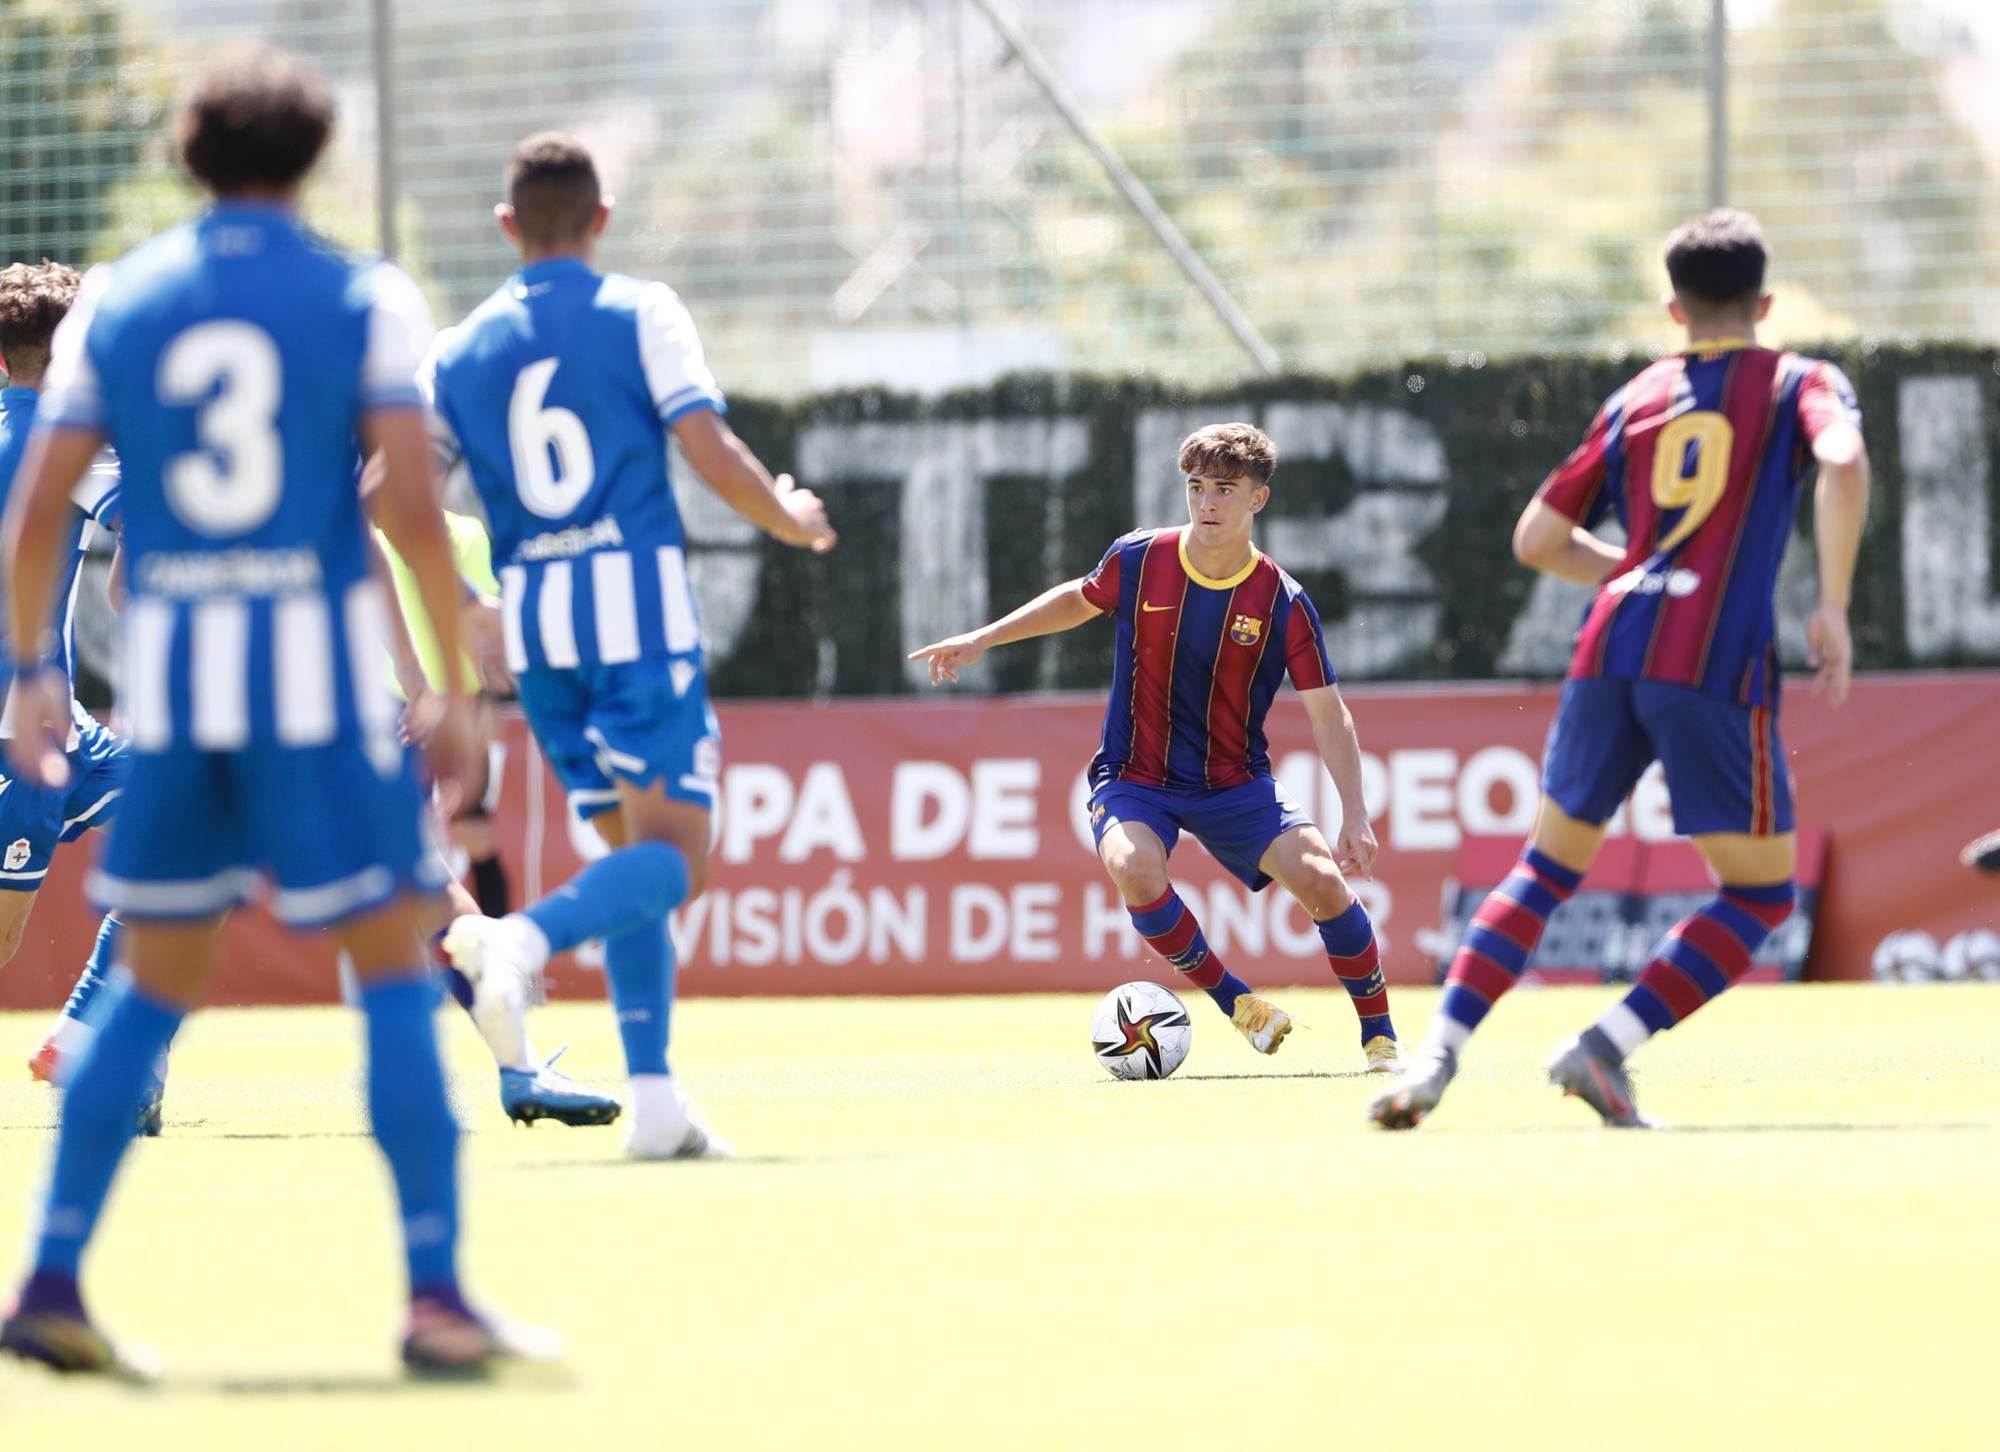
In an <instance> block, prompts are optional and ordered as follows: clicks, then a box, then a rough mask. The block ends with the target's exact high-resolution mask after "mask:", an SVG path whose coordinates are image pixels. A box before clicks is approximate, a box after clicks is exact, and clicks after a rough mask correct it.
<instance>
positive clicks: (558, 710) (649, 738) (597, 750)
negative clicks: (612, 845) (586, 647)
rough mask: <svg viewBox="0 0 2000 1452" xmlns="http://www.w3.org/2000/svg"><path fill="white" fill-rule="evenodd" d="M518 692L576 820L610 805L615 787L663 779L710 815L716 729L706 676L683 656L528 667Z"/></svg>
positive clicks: (718, 751)
mask: <svg viewBox="0 0 2000 1452" xmlns="http://www.w3.org/2000/svg"><path fill="white" fill-rule="evenodd" d="M676 670H678V671H680V672H681V674H680V676H679V678H678V680H677V679H676V676H675V674H674V672H675V671H676ZM519 688H520V693H521V709H522V710H523V711H525V712H526V713H527V716H528V725H529V726H531V727H532V728H534V732H535V740H537V741H539V742H540V743H541V746H542V750H543V751H544V752H545V753H547V755H548V758H549V765H550V766H551V767H553V768H554V769H555V774H556V780H557V781H560V782H561V783H562V784H563V790H564V791H566V792H568V793H569V800H570V804H571V805H572V806H573V807H575V808H576V812H577V815H578V816H580V817H585V818H589V817H595V816H599V815H601V814H603V813H605V812H608V811H610V810H611V809H612V808H613V807H615V806H617V805H618V782H619V781H621V780H623V781H628V782H631V783H633V784H634V785H637V786H650V785H652V784H653V783H654V782H656V781H657V782H661V783H663V784H664V786H665V789H666V794H667V795H668V796H670V797H672V798H673V799H674V800H676V801H682V802H691V803H693V804H694V805H695V806H698V807H704V808H706V809H708V810H710V811H713V810H714V809H715V794H716V781H717V778H718V777H720V775H721V773H722V725H721V723H720V722H718V721H717V720H716V719H715V708H714V707H713V706H711V705H709V703H708V676H707V674H706V672H704V671H703V670H702V668H701V667H700V665H698V664H697V663H695V662H694V661H693V660H691V659H690V658H688V657H686V656H682V657H679V658H678V659H676V660H673V661H668V660H664V659H653V660H636V661H628V662H626V663H625V664H623V665H589V666H579V667H576V668H574V669H571V670H527V671H523V672H521V677H520V681H519Z"/></svg>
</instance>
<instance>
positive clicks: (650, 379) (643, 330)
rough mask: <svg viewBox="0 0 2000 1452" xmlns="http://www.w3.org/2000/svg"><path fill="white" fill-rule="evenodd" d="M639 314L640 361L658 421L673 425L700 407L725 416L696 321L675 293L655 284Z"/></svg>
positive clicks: (641, 297) (641, 299)
mask: <svg viewBox="0 0 2000 1452" xmlns="http://www.w3.org/2000/svg"><path fill="white" fill-rule="evenodd" d="M638 314H639V318H638V321H639V360H640V362H641V363H642V364H643V365H644V366H645V369H646V389H647V391H648V392H649V393H650V394H651V395H652V398H653V408H654V409H655V410H656V411H657V412H658V413H659V415H660V422H661V423H663V424H669V425H670V424H672V423H673V422H674V420H675V419H677V418H679V417H681V416H682V415H683V414H688V413H693V412H694V411H695V410H696V409H702V408H706V409H712V410H714V411H715V412H716V413H727V412H728V411H729V405H728V404H727V403H726V402H725V401H724V400H723V397H722V390H721V389H720V388H718V387H716V383H715V375H714V374H713V373H711V372H709V370H708V360H707V359H706V358H704V357H703V356H702V351H701V338H700V336H699V335H698V334H697V333H696V332H695V330H694V319H693V318H692V317H690V316H688V310H687V305H686V304H685V303H683V302H682V301H681V300H680V298H679V296H678V295H677V294H676V293H675V292H674V290H673V289H672V288H670V287H668V286H667V285H666V284H665V283H664V282H656V283H653V284H651V285H650V286H648V287H647V288H646V290H645V291H644V292H642V293H641V294H640V295H639V308H638Z"/></svg>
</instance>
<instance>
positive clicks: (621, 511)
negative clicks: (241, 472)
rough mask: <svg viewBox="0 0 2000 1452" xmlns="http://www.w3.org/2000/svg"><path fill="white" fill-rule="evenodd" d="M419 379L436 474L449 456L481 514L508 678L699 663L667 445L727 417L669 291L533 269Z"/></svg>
mask: <svg viewBox="0 0 2000 1452" xmlns="http://www.w3.org/2000/svg"><path fill="white" fill-rule="evenodd" d="M427 378H428V380H429V386H430V388H431V390H432V403H433V425H432V427H433V433H434V438H435V442H436V444H437V448H438V455H439V462H440V463H441V464H444V465H449V464H451V463H452V462H454V461H455V460H456V459H458V458H460V457H462V458H463V459H464V461H465V463H466V465H467V466H468V468H469V470H470V472H471V474H472V481H473V484H474V486H475V487H476V488H477V489H478V491H479V497H480V501H481V503H483V504H484V506H485V508H486V516H487V522H488V524H489V526H490V527H491V530H492V535H493V559H494V564H495V566H496V567H497V573H498V575H499V577H500V598H501V618H502V621H503V624H504V628H505V634H506V643H507V658H508V664H509V665H510V666H511V667H512V668H513V669H514V670H515V671H517V672H518V671H522V670H542V669H553V670H569V669H574V668H576V667H579V666H595V665H619V664H623V663H626V662H630V661H637V660H642V659H643V660H652V659H659V660H663V661H664V660H666V659H668V658H671V657H680V656H686V655H690V654H693V653H696V652H698V651H699V650H700V647H701V632H700V627H699V625H698V624H697V621H696V616H695V607H694V597H693V594H692V592H691V590H690V589H689V586H688V576H687V560H686V555H685V553H684V537H683V534H682V530H681V518H680V511H679V510H678V509H677V508H676V507H675V504H674V496H673V491H672V489H671V488H670V487H669V485H668V480H667V431H668V429H669V428H670V427H671V426H672V425H673V423H674V421H675V420H676V419H679V418H681V417H682V416H684V415H686V414H688V413H691V412H693V411H695V410H696V409H712V410H714V411H715V412H717V413H721V412H723V411H724V408H725V405H724V403H723V398H722V394H721V392H720V391H719V390H718V389H717V388H716V386H715V379H714V377H713V375H712V374H710V372H709V370H708V365H707V363H706V362H705V361H704V360H703V358H702V351H701V342H700V340H699V338H697V337H696V335H695V330H694V323H693V321H692V320H691V319H690V318H689V317H688V313H687V309H686V308H685V307H684V306H682V304H681V300H680V299H679V298H678V297H677V296H675V294H674V292H673V290H672V289H671V288H669V287H667V286H666V284H664V283H659V282H644V281H641V280H639V279H637V278H631V277H622V276H619V275H616V274H611V275H604V274H599V273H597V272H594V271H593V270H591V268H590V267H589V266H588V265H586V264H585V263H582V262H579V261H575V260H570V259H556V260H551V261H547V262H537V263H532V264H530V265H528V266H526V267H524V268H522V269H521V270H520V271H519V272H516V273H515V274H514V275H513V276H512V277H510V278H509V279H508V280H507V281H506V283H505V284H503V285H502V286H501V288H500V289H499V290H498V291H497V292H495V293H494V294H493V295H492V296H491V297H489V298H488V299H487V300H486V301H485V302H484V303H482V304H480V305H479V307H478V308H476V309H475V310H474V311H473V312H472V314H471V316H469V317H468V318H466V320H465V321H464V322H463V323H461V324H460V325H459V326H457V327H456V328H452V329H449V330H448V331H446V332H445V333H443V334H441V335H440V336H439V338H438V342H437V346H436V348H435V350H434V352H433V355H432V367H431V368H430V369H429V370H427Z"/></svg>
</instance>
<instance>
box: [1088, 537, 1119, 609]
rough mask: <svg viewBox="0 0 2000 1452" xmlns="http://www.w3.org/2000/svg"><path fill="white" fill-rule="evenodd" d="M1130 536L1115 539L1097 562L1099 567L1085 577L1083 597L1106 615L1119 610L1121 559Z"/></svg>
mask: <svg viewBox="0 0 2000 1452" xmlns="http://www.w3.org/2000/svg"><path fill="white" fill-rule="evenodd" d="M1130 538H1131V536H1130V535H1127V536H1126V537H1125V539H1120V540H1116V541H1114V542H1113V543H1112V546H1111V548H1110V549H1108V550H1106V551H1105V552H1104V558H1103V559H1101V560H1099V561H1098V562H1097V568H1096V569H1094V570H1092V571H1091V572H1090V573H1089V574H1088V575H1085V576H1084V577H1083V598H1084V599H1086V600H1088V601H1089V602H1090V603H1091V604H1092V605H1093V606H1095V607H1096V608H1097V609H1098V610H1100V611H1102V612H1103V613H1104V614H1106V615H1111V614H1115V613H1116V612H1117V610H1118V595H1119V592H1120V590H1121V589H1122V588H1123V584H1122V581H1121V580H1120V579H1119V571H1120V570H1121V569H1122V565H1121V564H1120V561H1121V560H1122V558H1123V557H1124V554H1125V540H1126V539H1130Z"/></svg>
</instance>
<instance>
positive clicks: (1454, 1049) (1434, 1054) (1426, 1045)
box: [1417, 1013, 1472, 1059]
mask: <svg viewBox="0 0 2000 1452" xmlns="http://www.w3.org/2000/svg"><path fill="white" fill-rule="evenodd" d="M1471 1037H1472V1030H1471V1029H1469V1028H1467V1027H1466V1026H1465V1025H1464V1024H1462V1023H1460V1022H1459V1021H1458V1020H1457V1019H1455V1018H1453V1017H1452V1016H1451V1015H1450V1014H1448V1013H1434V1014H1432V1015H1431V1023H1430V1027H1429V1028H1427V1029H1425V1030H1424V1041H1423V1042H1422V1043H1421V1044H1419V1045H1417V1057H1418V1058H1420V1059H1422V1058H1429V1059H1436V1058H1442V1057H1443V1056H1444V1054H1445V1053H1446V1051H1447V1050H1448V1051H1450V1052H1451V1053H1452V1054H1454V1055H1456V1054H1457V1053H1458V1052H1459V1051H1460V1050H1461V1049H1463V1048H1464V1047H1465V1041H1466V1040H1467V1039H1469V1038H1471Z"/></svg>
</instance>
